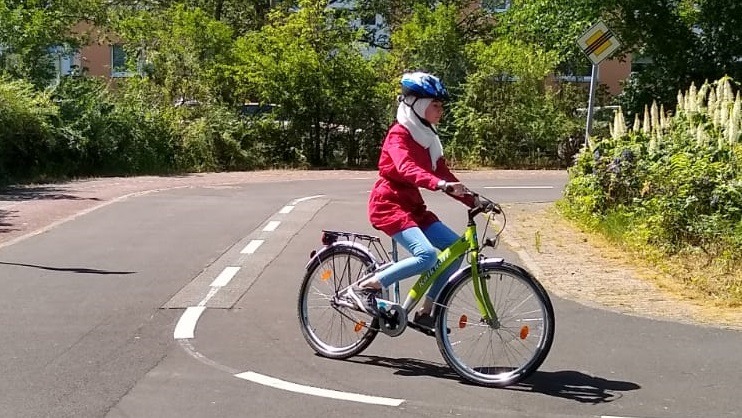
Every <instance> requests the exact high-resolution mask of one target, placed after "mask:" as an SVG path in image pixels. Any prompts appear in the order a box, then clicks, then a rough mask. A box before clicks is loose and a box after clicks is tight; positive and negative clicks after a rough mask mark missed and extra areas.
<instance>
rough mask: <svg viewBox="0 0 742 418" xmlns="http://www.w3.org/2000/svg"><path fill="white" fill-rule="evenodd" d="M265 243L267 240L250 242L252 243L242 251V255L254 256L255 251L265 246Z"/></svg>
mask: <svg viewBox="0 0 742 418" xmlns="http://www.w3.org/2000/svg"><path fill="white" fill-rule="evenodd" d="M263 242H265V240H262V239H254V240H252V241H250V243H249V244H247V245H246V246H245V248H243V249H242V251H240V254H253V253H255V251H257V250H258V248H259V247H260V246H261V245H263Z"/></svg>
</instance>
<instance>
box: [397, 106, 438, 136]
mask: <svg viewBox="0 0 742 418" xmlns="http://www.w3.org/2000/svg"><path fill="white" fill-rule="evenodd" d="M400 97H402V96H400ZM413 97H415V100H413V101H412V104H408V103H407V102H406V101H404V98H403V97H402V99H401V100H402V103H404V104H406V105H407V106H409V107H410V109H412V113H414V114H415V116H417V118H418V119H420V122H422V124H423V125H425V126H427V127H428V128H430V130H431V131H433V133H434V134H436V135H438V131H436V130H435V128H434V127H433V125H432V124H431V123H430V122H428V120H427V119H425V118H424V117H422V116H420V115H419V114H418V113H417V111H416V110H415V103H417V101H418V99H420V98H419V97H417V96H413Z"/></svg>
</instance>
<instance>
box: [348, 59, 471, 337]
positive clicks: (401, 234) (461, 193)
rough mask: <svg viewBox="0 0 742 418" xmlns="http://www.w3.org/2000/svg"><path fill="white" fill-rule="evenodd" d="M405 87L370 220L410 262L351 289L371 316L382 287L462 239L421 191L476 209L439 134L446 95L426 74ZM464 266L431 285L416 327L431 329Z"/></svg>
mask: <svg viewBox="0 0 742 418" xmlns="http://www.w3.org/2000/svg"><path fill="white" fill-rule="evenodd" d="M401 87H402V94H401V96H399V99H398V100H399V107H398V108H397V119H396V122H395V123H394V124H393V125H392V126H391V127H390V128H389V131H388V132H387V135H386V138H385V139H384V143H383V145H382V149H381V156H380V157H379V179H378V180H377V181H376V183H375V184H374V187H373V189H372V190H371V196H370V197H369V203H368V216H369V220H370V221H371V224H372V225H373V226H374V228H376V229H378V230H381V231H383V232H384V233H386V234H387V235H389V236H391V237H392V238H393V239H394V240H396V241H397V242H398V243H399V244H400V245H401V246H402V247H404V248H405V249H406V250H407V251H408V252H409V253H410V254H412V257H409V258H406V259H403V260H400V261H398V262H396V263H394V264H393V265H392V266H390V267H389V268H386V269H384V270H381V271H379V272H377V273H375V274H373V275H372V276H371V277H368V278H365V279H364V280H362V281H361V282H360V283H359V284H358V286H351V287H350V288H349V289H348V292H347V297H348V298H349V299H350V300H351V301H353V303H354V304H355V305H356V306H357V308H358V309H360V310H362V311H364V312H367V313H369V314H372V315H376V314H378V310H377V307H376V296H377V295H378V294H379V292H380V290H381V288H382V286H383V287H388V286H390V285H392V284H393V283H395V282H398V281H400V280H402V279H405V278H407V277H411V276H414V275H418V274H421V273H423V272H425V271H427V270H429V269H431V268H433V267H434V266H435V264H436V261H437V251H436V248H437V249H440V250H442V249H445V248H446V247H448V246H449V245H451V244H453V243H454V242H455V241H456V240H457V239H458V238H459V236H458V235H457V234H456V233H455V232H453V231H452V230H451V229H450V228H448V227H447V226H446V225H444V224H443V223H442V222H441V221H440V220H439V219H438V217H437V216H436V215H435V214H434V213H433V212H431V211H429V210H428V209H427V208H426V206H425V202H424V201H423V198H422V195H421V194H420V190H419V188H421V187H422V188H425V189H428V190H445V191H447V192H448V194H450V195H451V196H453V197H454V198H456V199H458V200H460V201H461V202H463V203H464V204H466V205H468V206H469V207H473V206H474V204H475V202H474V198H473V197H472V196H471V195H469V194H466V190H467V189H466V187H465V186H464V185H463V184H462V183H461V182H459V180H458V179H457V178H456V176H454V175H453V174H452V173H451V171H450V170H449V169H448V166H447V165H446V161H445V159H444V158H443V147H442V146H441V141H440V139H439V138H438V132H437V131H436V126H437V124H438V122H439V121H440V119H441V117H442V116H443V103H444V102H445V101H446V100H448V98H449V95H448V91H447V90H446V88H445V87H444V86H443V84H442V83H441V81H440V80H439V79H438V78H437V77H435V76H433V75H431V74H428V73H424V72H412V73H405V74H404V75H403V76H402V80H401ZM460 263H461V260H458V261H457V262H456V263H454V265H452V266H451V267H450V268H449V269H448V270H447V271H446V272H444V274H442V275H441V276H440V277H439V278H438V280H436V282H435V283H434V284H433V285H432V287H431V289H430V292H428V296H427V297H426V298H425V301H424V302H423V304H422V307H421V308H420V310H418V311H417V312H415V316H414V319H413V322H415V323H416V324H418V325H420V326H423V327H426V328H428V329H432V328H433V324H434V319H433V317H432V316H431V311H432V309H433V301H434V300H435V298H436V296H437V295H438V293H439V292H440V291H441V289H442V288H443V286H444V285H445V283H446V281H447V280H448V277H449V276H450V275H451V274H452V273H453V272H454V271H455V270H456V269H458V267H459V265H460Z"/></svg>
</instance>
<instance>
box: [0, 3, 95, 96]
mask: <svg viewBox="0 0 742 418" xmlns="http://www.w3.org/2000/svg"><path fill="white" fill-rule="evenodd" d="M94 6H95V4H94V3H93V2H92V1H83V0H62V1H43V0H27V1H21V0H0V22H2V24H0V71H5V72H6V73H8V74H10V75H11V76H13V77H15V78H22V79H26V80H29V81H31V82H33V83H34V84H35V85H36V86H45V85H47V84H48V83H49V80H50V79H51V78H52V77H53V76H54V67H53V65H52V61H51V55H50V52H51V49H52V48H54V47H57V48H59V49H61V50H64V51H67V52H70V51H72V50H73V49H74V48H75V47H77V46H78V45H79V44H80V43H81V41H82V39H81V37H79V36H78V35H75V34H74V32H73V31H72V27H73V25H75V24H76V23H78V22H79V21H80V20H84V19H89V18H92V17H93V14H92V13H90V12H92V11H94V10H96V8H95V7H94Z"/></svg>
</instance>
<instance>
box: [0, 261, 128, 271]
mask: <svg viewBox="0 0 742 418" xmlns="http://www.w3.org/2000/svg"><path fill="white" fill-rule="evenodd" d="M0 264H3V265H6V266H20V267H31V268H35V269H41V270H50V271H69V272H72V273H81V274H134V273H136V272H135V271H109V270H98V269H89V268H85V267H49V266H39V265H36V264H24V263H7V262H5V261H0Z"/></svg>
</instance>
